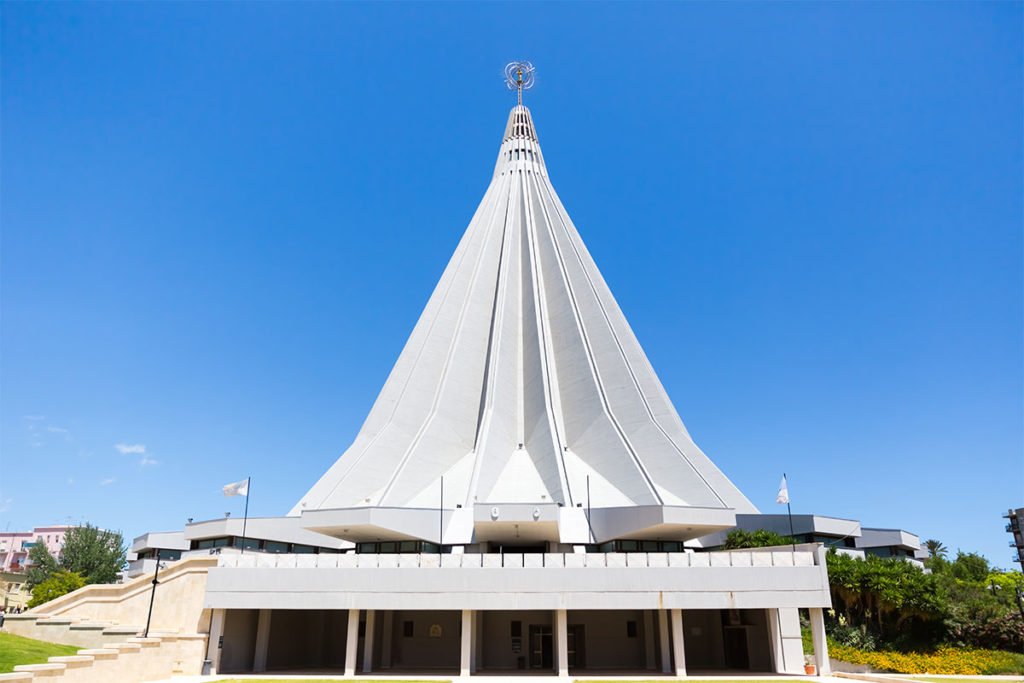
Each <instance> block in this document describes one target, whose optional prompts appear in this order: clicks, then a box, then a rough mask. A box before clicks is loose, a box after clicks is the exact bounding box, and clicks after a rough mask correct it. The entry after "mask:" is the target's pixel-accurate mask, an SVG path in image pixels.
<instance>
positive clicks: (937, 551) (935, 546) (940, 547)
mask: <svg viewBox="0 0 1024 683" xmlns="http://www.w3.org/2000/svg"><path fill="white" fill-rule="evenodd" d="M924 547H925V548H927V549H928V557H941V558H943V559H945V558H946V553H948V552H949V549H948V548H946V545H945V544H944V543H943V542H942V541H940V540H937V539H934V538H929V539H928V540H927V541H925V542H924Z"/></svg>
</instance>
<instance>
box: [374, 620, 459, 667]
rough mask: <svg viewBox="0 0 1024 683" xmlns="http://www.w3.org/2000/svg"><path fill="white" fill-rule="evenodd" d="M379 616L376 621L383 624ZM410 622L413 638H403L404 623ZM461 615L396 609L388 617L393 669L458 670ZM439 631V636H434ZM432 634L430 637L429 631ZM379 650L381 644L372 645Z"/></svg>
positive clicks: (378, 642)
mask: <svg viewBox="0 0 1024 683" xmlns="http://www.w3.org/2000/svg"><path fill="white" fill-rule="evenodd" d="M380 617H381V615H380V613H378V614H377V615H376V617H375V621H382V620H381V619H380ZM406 621H411V622H412V624H413V635H412V636H411V637H406V636H405V635H404V622H406ZM461 626H462V614H461V612H454V611H437V612H420V611H406V610H396V611H395V612H394V613H393V614H392V617H391V637H392V641H391V668H392V669H434V670H439V669H457V668H458V667H459V655H460V652H461V649H460V647H461V641H460V634H461V633H462V630H461ZM437 627H439V628H440V635H436V634H437ZM432 628H433V629H434V633H435V635H433V636H432V635H431V629H432ZM374 645H375V648H374V649H375V650H378V651H379V650H381V645H382V642H381V641H379V640H378V641H377V642H376V643H374Z"/></svg>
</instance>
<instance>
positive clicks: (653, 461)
mask: <svg viewBox="0 0 1024 683" xmlns="http://www.w3.org/2000/svg"><path fill="white" fill-rule="evenodd" d="M442 476H443V477H444V489H445V493H444V496H445V507H446V508H448V509H450V512H449V513H447V514H448V516H447V517H444V519H445V520H446V521H445V527H446V531H445V535H444V542H446V543H469V542H474V541H476V540H480V539H481V538H486V537H487V536H488V532H486V528H487V523H488V522H492V523H493V524H494V525H495V526H493V528H494V529H498V528H500V524H499V520H498V519H496V518H495V511H496V510H499V505H505V506H509V505H512V506H513V507H514V506H515V505H520V506H522V505H526V506H533V507H532V508H531V509H530V510H528V512H531V514H527V515H526V517H525V522H530V521H533V522H537V523H538V524H539V523H540V522H541V521H543V520H542V518H543V519H548V517H550V519H551V520H554V521H553V522H552V523H553V524H554V527H549V528H547V530H546V531H543V532H538V533H540V535H541V536H543V537H548V536H550V535H551V533H557V535H558V538H560V539H561V540H562V541H563V542H586V540H587V539H583V540H572V539H570V537H572V538H576V537H578V536H579V529H580V528H581V527H580V525H581V524H585V527H584V528H585V529H586V531H585V536H586V537H587V538H589V539H590V540H594V539H595V538H596V539H597V540H603V538H602V535H604V534H612V533H614V534H615V537H629V536H631V535H632V536H633V537H639V536H642V535H643V534H644V533H660V534H662V537H665V538H668V537H672V538H684V537H690V538H692V537H696V536H699V535H702V534H703V533H708V528H710V527H715V528H722V527H724V526H730V525H731V521H732V520H733V519H734V515H735V513H736V512H742V513H747V512H756V509H755V508H754V506H753V505H752V504H751V503H750V502H749V501H748V500H747V499H746V498H745V497H744V496H743V494H742V493H740V491H739V490H738V489H737V488H736V487H735V486H734V485H733V484H732V482H730V481H729V480H728V479H727V478H726V477H725V476H724V475H723V474H722V472H721V471H720V470H719V469H718V468H717V467H716V466H715V465H714V464H713V463H712V462H711V461H710V460H709V459H708V458H707V456H706V455H705V454H704V453H703V452H702V451H701V450H700V449H699V448H698V447H697V446H696V444H694V442H693V440H692V439H691V438H690V436H689V434H688V433H687V431H686V428H685V427H684V425H683V423H682V421H681V420H680V418H679V416H678V414H677V413H676V410H675V408H674V407H673V406H672V403H671V401H670V400H669V398H668V395H667V394H666V392H665V390H664V388H663V387H662V385H661V383H660V381H659V380H658V377H657V375H656V374H655V372H654V369H653V368H652V367H651V364H650V362H649V361H648V360H647V357H646V355H645V354H644V352H643V349H642V348H641V347H640V344H639V342H638V341H637V339H636V337H635V336H634V334H633V332H632V330H631V329H630V327H629V324H628V323H627V321H626V319H625V316H624V315H623V314H622V311H621V310H620V309H619V307H618V305H617V304H616V302H615V299H614V297H613V296H612V294H611V291H610V290H609V288H608V286H607V285H606V284H605V282H604V279H603V278H602V277H601V274H600V272H599V271H598V269H597V266H596V265H595V264H594V261H593V259H592V258H591V257H590V254H589V252H588V251H587V249H586V246H585V245H584V244H583V241H582V240H581V239H580V236H579V233H578V232H577V230H576V228H575V226H574V225H573V224H572V221H571V220H570V219H569V216H568V214H567V213H566V211H565V208H564V207H563V206H562V203H561V201H560V200H559V199H558V196H557V194H556V193H555V190H554V188H553V187H552V185H551V183H550V181H549V180H548V175H547V169H546V167H545V164H544V158H543V155H542V153H541V150H540V145H539V143H538V140H537V133H536V128H535V127H534V124H533V119H532V117H531V115H530V111H529V110H528V109H527V108H526V107H524V106H521V105H519V106H516V107H514V108H513V109H512V111H511V113H510V114H509V119H508V124H507V125H506V128H505V136H504V139H503V141H502V145H501V149H500V151H499V153H498V159H497V163H496V165H495V169H494V176H493V178H492V180H491V184H490V186H489V187H488V188H487V191H486V193H485V194H484V198H483V200H482V201H481V203H480V206H479V207H478V208H477V211H476V214H475V215H474V216H473V219H472V220H471V222H470V224H469V227H468V229H467V230H466V232H465V234H464V235H463V237H462V240H461V241H460V243H459V245H458V247H457V248H456V250H455V253H454V255H453V256H452V258H451V261H450V262H449V263H448V266H447V268H446V269H445V271H444V274H443V275H442V276H441V280H440V282H439V283H438V285H437V287H436V288H435V290H434V293H433V295H432V296H431V298H430V300H429V302H428V303H427V306H426V308H425V309H424V311H423V313H422V315H421V316H420V319H419V321H418V323H417V324H416V327H415V329H414V330H413V332H412V335H411V336H410V338H409V340H408V342H407V343H406V345H405V348H404V349H403V351H402V353H401V355H400V356H399V358H398V361H397V362H396V364H395V366H394V369H393V370H392V371H391V374H390V376H389V377H388V379H387V381H386V383H385V385H384V388H383V389H382V391H381V393H380V395H379V396H378V398H377V401H376V403H375V404H374V406H373V408H372V410H371V411H370V414H369V416H368V417H367V419H366V422H365V423H364V424H363V426H362V428H361V429H360V431H359V434H358V435H357V437H356V439H355V441H354V442H353V444H352V445H351V446H350V447H349V449H348V450H347V451H346V452H345V453H344V454H343V455H342V457H340V458H339V459H338V460H337V462H336V463H335V464H334V465H333V466H332V467H331V468H330V469H329V470H328V471H327V472H326V474H324V475H323V477H321V479H320V480H319V481H318V482H317V483H316V484H315V485H314V486H313V488H312V489H310V490H309V492H308V493H307V494H306V495H305V496H304V497H303V498H302V499H301V500H300V501H299V503H298V504H297V505H296V506H295V508H293V510H292V512H291V514H293V515H295V514H303V515H304V516H306V517H308V518H309V520H310V525H311V528H317V529H318V530H321V531H324V532H327V533H335V534H337V535H343V536H344V535H348V536H349V537H352V538H358V537H359V536H360V532H358V531H351V529H354V528H355V529H363V533H364V534H370V535H372V534H377V535H376V536H374V537H380V533H385V534H386V532H387V531H388V529H391V530H393V531H395V537H401V538H406V537H407V538H425V539H430V538H436V536H437V516H436V515H437V513H436V509H437V506H438V503H439V493H440V479H441V477H442ZM588 477H589V495H588V491H587V488H588V487H587V480H588ZM588 504H589V506H590V507H591V508H593V510H594V512H593V514H592V516H591V518H588V519H587V520H585V521H584V522H581V521H580V519H581V518H580V515H582V514H584V513H583V508H581V507H580V506H587V505H588ZM456 505H458V506H461V508H462V509H457V508H456ZM548 506H550V507H551V510H550V514H549V510H548ZM431 508H433V509H434V510H435V512H434V516H433V517H431V519H432V520H433V521H428V522H427V523H426V524H422V523H420V522H419V521H416V520H414V519H413V518H412V517H410V516H408V515H405V514H404V512H403V511H408V512H413V511H416V513H417V514H420V515H422V513H423V512H424V511H425V510H427V509H431ZM542 508H543V510H544V511H543V512H541V509H542ZM556 508H557V509H556ZM356 509H359V510H360V512H358V513H356V512H354V510H356ZM474 509H476V510H477V512H474ZM510 509H511V508H510ZM345 510H348V511H349V512H347V513H345V512H343V511H345ZM329 511H333V512H330V514H328V512H329ZM384 511H387V512H386V513H385V512H384ZM615 511H621V513H619V512H615ZM501 514H502V513H500V512H499V513H498V516H501ZM513 517H514V515H513ZM371 518H372V519H371ZM373 520H376V521H373ZM402 520H404V521H402ZM598 520H604V521H603V522H601V523H600V524H598ZM629 520H634V521H633V522H631V521H629ZM636 520H639V521H636ZM631 524H632V525H633V526H630V525H631ZM429 525H432V526H429ZM637 525H639V526H637ZM598 526H601V527H602V528H603V529H604V531H603V532H602V531H600V530H598V529H597V528H596V527H598ZM398 527H401V529H399V528H398ZM558 527H564V528H562V529H561V530H558V529H557V528H558ZM428 528H432V529H433V530H434V535H433V536H430V535H429V533H428V532H426V531H423V529H428ZM536 528H537V529H539V528H540V527H539V526H538V527H536ZM551 528H555V529H556V531H555V532H552V531H551ZM570 528H574V529H575V530H576V531H572V532H570V531H569V529H570ZM516 531H517V533H519V531H520V530H519V528H518V526H517V529H516ZM492 535H493V534H492ZM499 535H500V532H499ZM638 535H639V536H638ZM367 537H369V536H367Z"/></svg>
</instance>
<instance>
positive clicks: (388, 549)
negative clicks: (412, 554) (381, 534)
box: [380, 541, 398, 553]
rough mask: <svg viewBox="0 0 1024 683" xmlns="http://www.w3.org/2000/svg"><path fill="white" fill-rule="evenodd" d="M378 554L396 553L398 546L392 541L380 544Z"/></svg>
mask: <svg viewBox="0 0 1024 683" xmlns="http://www.w3.org/2000/svg"><path fill="white" fill-rule="evenodd" d="M380 552H382V553H397V552H398V544H397V543H395V542H394V541H385V542H384V543H381V544H380Z"/></svg>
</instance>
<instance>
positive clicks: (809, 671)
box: [804, 664, 817, 676]
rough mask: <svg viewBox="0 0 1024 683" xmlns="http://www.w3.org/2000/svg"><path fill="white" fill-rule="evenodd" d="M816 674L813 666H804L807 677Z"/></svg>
mask: <svg viewBox="0 0 1024 683" xmlns="http://www.w3.org/2000/svg"><path fill="white" fill-rule="evenodd" d="M816 672H817V667H815V666H814V665H813V664H804V673H806V674H807V675H808V676H813V675H814V674H815V673H816Z"/></svg>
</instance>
